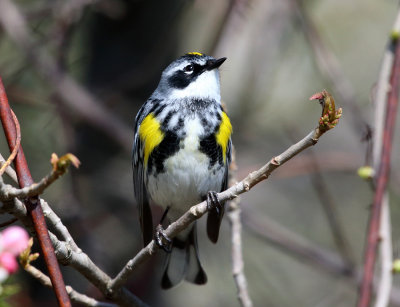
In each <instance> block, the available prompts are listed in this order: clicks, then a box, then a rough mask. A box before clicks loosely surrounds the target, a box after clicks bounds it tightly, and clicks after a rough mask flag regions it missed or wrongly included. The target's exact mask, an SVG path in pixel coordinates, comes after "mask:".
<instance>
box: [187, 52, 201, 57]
mask: <svg viewBox="0 0 400 307" xmlns="http://www.w3.org/2000/svg"><path fill="white" fill-rule="evenodd" d="M187 54H190V55H199V56H203V55H204V54H203V53H200V52H188V53H187Z"/></svg>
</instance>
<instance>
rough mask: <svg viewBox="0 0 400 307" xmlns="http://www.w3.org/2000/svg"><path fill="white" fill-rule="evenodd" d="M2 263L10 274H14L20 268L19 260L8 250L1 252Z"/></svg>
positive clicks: (0, 262)
mask: <svg viewBox="0 0 400 307" xmlns="http://www.w3.org/2000/svg"><path fill="white" fill-rule="evenodd" d="M0 265H1V266H2V267H3V268H5V269H6V270H7V272H8V273H9V274H13V273H15V272H16V271H17V270H18V262H17V260H16V259H15V256H14V255H13V254H11V253H8V252H4V253H1V254H0Z"/></svg>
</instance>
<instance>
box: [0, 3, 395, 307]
mask: <svg viewBox="0 0 400 307" xmlns="http://www.w3.org/2000/svg"><path fill="white" fill-rule="evenodd" d="M0 2H3V6H2V8H3V9H2V12H1V11H0V75H1V77H2V79H3V82H4V84H5V86H6V91H7V94H8V98H9V100H10V104H11V106H12V108H13V110H14V112H15V113H16V115H17V116H18V118H19V121H20V123H21V129H22V145H23V148H24V151H25V154H26V157H27V159H28V163H29V166H30V169H31V172H32V175H33V177H34V179H35V180H36V181H38V180H40V179H41V178H42V177H43V176H45V175H46V174H47V173H48V172H49V170H50V163H49V160H50V155H51V153H53V152H56V153H57V154H58V155H62V154H64V153H67V152H71V153H73V154H75V155H76V156H77V157H78V158H79V159H80V161H81V163H82V164H81V167H80V168H79V169H78V170H71V171H70V172H69V173H68V174H67V175H65V176H64V177H63V178H61V179H60V180H58V181H57V182H56V183H55V184H54V185H52V186H51V187H50V188H49V189H48V190H46V193H45V194H44V195H43V198H44V199H46V200H47V201H48V202H49V204H50V205H51V206H52V208H53V209H54V211H55V212H56V213H57V214H58V215H59V216H60V217H61V218H62V220H63V222H64V223H65V225H66V226H67V227H68V228H69V230H70V232H71V233H72V235H73V237H74V238H75V239H76V241H77V243H78V245H79V246H80V247H81V248H82V249H83V250H84V251H85V252H86V253H87V254H88V255H89V256H90V257H91V258H92V260H93V261H94V262H95V263H96V264H97V265H98V266H100V268H101V269H103V270H104V271H105V272H106V273H108V274H109V275H111V276H115V274H117V273H118V272H119V270H120V269H121V268H122V267H123V266H124V265H125V263H126V262H127V261H128V260H129V259H130V258H132V257H133V256H134V255H135V254H136V253H137V252H138V251H139V250H140V248H141V234H140V230H139V223H138V217H137V210H136V206H135V204H134V199H133V191H132V171H131V146H132V137H133V123H134V118H135V115H136V113H137V111H138V109H139V108H140V106H141V105H142V104H143V103H144V102H145V101H146V99H147V98H148V97H149V96H150V94H151V93H152V91H153V90H154V89H155V87H156V86H157V83H158V81H159V78H160V74H161V72H162V70H163V69H164V68H165V67H166V66H167V65H168V64H169V63H170V62H171V61H173V60H174V59H176V58H177V57H179V56H180V55H182V54H184V53H186V52H190V51H198V52H203V53H206V54H209V55H212V56H215V57H223V56H224V57H227V58H228V60H227V61H226V62H225V63H224V65H223V66H222V67H221V84H222V97H223V100H224V102H225V104H226V108H227V110H228V113H229V115H230V117H231V120H232V123H233V127H234V134H233V142H234V145H235V149H236V160H237V161H236V162H237V166H238V170H237V173H236V175H235V176H236V178H237V179H238V180H240V179H242V178H244V177H245V176H246V175H247V174H248V173H249V172H250V171H252V170H256V169H258V168H259V167H261V166H262V165H263V164H265V163H266V162H267V161H269V159H271V157H273V156H274V155H277V154H279V153H281V152H282V151H284V150H285V149H286V148H287V147H288V146H290V145H291V144H293V143H294V142H295V141H297V140H299V139H301V138H303V137H304V136H305V135H306V134H307V133H308V132H309V131H310V130H311V129H313V128H314V127H315V126H316V125H317V121H318V118H319V116H320V114H321V108H320V107H319V105H318V104H317V103H316V102H310V101H308V98H309V97H310V96H311V95H312V94H314V93H315V92H319V91H321V90H323V89H327V90H328V91H329V92H330V93H332V95H333V96H334V97H335V99H336V104H337V106H339V107H342V108H343V116H342V118H341V121H340V123H339V125H338V126H337V128H335V129H334V130H333V131H330V132H328V133H327V134H326V135H324V136H323V137H322V138H321V140H320V141H319V143H318V144H317V145H316V146H315V147H314V148H312V149H307V150H306V151H305V152H303V153H301V154H300V155H298V156H297V157H295V158H294V159H293V160H291V161H289V162H288V163H287V164H285V165H284V166H282V167H281V168H279V169H278V170H277V171H276V172H274V173H273V175H272V176H271V177H270V178H269V180H267V181H264V182H262V183H260V184H259V185H257V186H256V187H255V188H254V189H253V190H251V192H250V193H246V194H244V195H243V196H242V198H241V207H242V222H243V244H244V251H243V253H244V260H245V274H246V276H247V279H248V287H249V293H250V296H251V298H252V299H253V302H254V305H255V306H352V305H354V304H355V301H356V297H357V286H356V277H355V274H356V272H357V271H358V270H359V269H360V268H361V265H362V261H363V259H362V258H363V247H364V242H365V234H366V229H367V228H366V227H367V221H368V214H369V208H370V205H371V203H372V195H373V194H372V191H371V187H370V185H369V184H368V183H367V182H365V181H363V180H362V179H360V178H359V177H358V176H357V169H358V168H359V167H360V166H363V165H366V164H368V163H371V161H369V155H368V147H369V143H368V138H367V137H366V135H367V134H368V131H369V129H368V125H369V126H372V123H373V122H372V119H373V104H372V102H371V95H373V93H374V85H375V82H376V80H377V78H378V73H379V68H380V64H381V59H382V55H383V52H384V49H385V47H386V43H387V40H388V35H389V33H390V30H391V27H392V24H393V22H394V19H395V15H396V11H397V9H398V1H394V0H384V1H372V0H354V1H344V0H320V1H315V0H307V1H305V0H304V1H300V0H281V1H272V0H249V1H244V0H235V1H233V0H232V1H211V0H203V1H200V0H197V1H183V0H171V1H155V0H153V1H141V0H135V1H129V0H126V1H123V0H113V1H111V0H98V1H95V0H92V1H90V0H70V1H50V0H34V1H33V0H31V1H27V0H25V1H23V0H19V1H14V2H12V3H14V5H16V7H17V8H18V9H19V13H20V14H22V17H23V21H24V23H25V24H21V23H20V22H19V21H18V19H17V18H14V15H13V14H11V13H10V12H11V11H10V12H8V11H6V10H5V9H4V8H5V7H6V6H4V3H5V2H8V1H5V0H0ZM8 9H9V7H8ZM25 26H26V28H25V29H27V30H28V32H27V33H24V27H25ZM371 128H373V127H371ZM398 128H400V125H398ZM397 130H399V129H397ZM365 140H367V141H365ZM398 140H399V134H398V133H397V134H396V135H395V146H394V153H393V159H392V162H393V168H392V173H391V176H392V181H391V184H390V191H391V214H392V227H393V241H394V256H395V257H400V223H398V221H399V219H400V207H399V199H400V194H399V190H400V189H399V188H400V175H399V162H400V155H399V143H400V142H398ZM0 150H1V153H2V154H3V156H7V155H8V148H7V145H6V142H5V138H3V137H2V138H0ZM153 212H154V220H155V221H157V220H158V219H159V218H160V215H161V210H158V209H157V208H154V210H153ZM5 219H6V218H5ZM200 224H201V225H200V227H199V245H200V249H201V252H200V253H201V255H200V257H201V259H202V262H203V265H204V267H205V270H206V272H207V274H208V277H209V278H208V279H209V281H208V283H207V284H206V285H205V286H194V285H191V284H187V283H182V284H181V285H179V286H178V287H176V288H174V289H172V290H169V291H163V290H161V289H160V287H159V283H160V278H161V274H162V267H163V254H162V253H159V254H158V255H157V256H156V257H153V258H152V259H151V261H149V262H147V263H146V264H145V265H143V266H142V267H141V268H140V270H138V271H137V272H136V273H135V274H134V275H133V276H132V277H131V278H130V280H129V283H128V284H127V285H126V286H127V287H128V288H129V289H130V290H131V291H133V293H134V294H136V295H137V296H139V297H140V298H141V299H142V300H144V301H145V302H147V303H149V304H150V305H152V306H187V305H188V304H190V305H192V306H238V305H239V304H238V301H237V298H236V288H235V285H234V281H233V278H232V268H231V243H230V242H231V239H230V227H229V224H228V221H227V219H225V220H224V222H223V225H222V233H221V236H220V239H219V242H218V243H217V244H216V245H213V244H212V243H210V242H209V241H208V240H207V238H206V235H205V228H204V221H203V220H202V221H201V222H200ZM36 245H37V244H36ZM37 265H38V266H40V261H38V262H37ZM42 269H44V268H43V266H42ZM62 270H63V273H64V276H65V280H66V283H67V284H70V285H72V286H73V287H74V288H75V289H76V290H78V291H80V292H84V293H86V294H88V295H91V296H94V297H96V298H98V299H101V300H103V298H102V296H101V294H100V293H99V292H98V291H97V290H96V289H95V288H94V286H92V285H91V284H89V283H88V282H87V281H86V280H85V279H84V278H83V277H82V276H80V275H79V274H78V273H76V272H75V271H74V270H73V269H71V268H68V267H63V268H62ZM15 280H16V281H17V282H19V283H20V284H21V285H22V289H21V291H20V292H19V294H18V295H16V296H15V297H14V298H13V299H12V304H13V305H15V306H21V305H22V304H23V305H24V306H25V307H29V306H54V305H55V304H56V301H55V298H54V295H53V293H52V292H51V290H49V289H46V288H44V287H43V286H41V285H40V284H39V282H38V281H36V280H34V279H33V278H31V277H30V276H28V275H27V274H26V273H24V272H22V271H21V272H20V273H19V274H18V276H17V277H16V279H15ZM394 286H395V287H397V289H395V290H394V292H395V294H396V293H397V294H399V293H400V292H399V291H400V290H398V289H400V279H399V278H398V277H397V278H396V277H395V280H394ZM392 305H393V306H399V305H400V303H399V300H397V303H396V302H392Z"/></svg>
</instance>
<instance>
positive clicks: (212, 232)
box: [207, 139, 232, 243]
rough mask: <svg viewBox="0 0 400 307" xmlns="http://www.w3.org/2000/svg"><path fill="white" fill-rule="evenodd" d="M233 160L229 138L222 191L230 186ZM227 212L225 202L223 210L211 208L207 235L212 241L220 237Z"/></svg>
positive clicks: (222, 206) (215, 241) (222, 205)
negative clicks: (230, 170) (223, 219)
mask: <svg viewBox="0 0 400 307" xmlns="http://www.w3.org/2000/svg"><path fill="white" fill-rule="evenodd" d="M231 161H232V141H231V139H229V141H228V144H227V148H226V163H225V165H224V177H223V178H224V179H223V181H222V184H221V190H220V191H218V192H221V191H225V190H226V189H227V188H228V180H229V165H230V164H231ZM224 212H225V204H223V203H222V204H221V210H220V211H217V210H215V209H214V210H211V211H209V212H208V216H207V235H208V238H209V239H210V241H211V242H213V243H217V241H218V237H219V229H220V227H221V222H222V218H223V216H224Z"/></svg>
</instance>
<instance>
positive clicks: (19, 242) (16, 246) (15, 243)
mask: <svg viewBox="0 0 400 307" xmlns="http://www.w3.org/2000/svg"><path fill="white" fill-rule="evenodd" d="M28 241H29V235H28V233H27V232H26V230H25V229H24V228H22V227H19V226H10V227H8V228H6V229H5V230H4V231H3V232H2V233H1V247H2V250H3V251H6V252H10V253H12V254H13V255H14V256H17V255H19V254H20V253H21V252H22V251H23V250H24V249H26V248H27V247H28Z"/></svg>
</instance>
